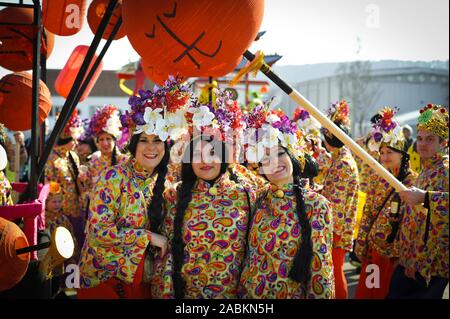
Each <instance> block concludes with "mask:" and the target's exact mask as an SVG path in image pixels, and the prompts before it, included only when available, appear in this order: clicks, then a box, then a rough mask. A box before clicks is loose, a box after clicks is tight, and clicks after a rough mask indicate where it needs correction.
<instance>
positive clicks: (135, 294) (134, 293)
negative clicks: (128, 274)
mask: <svg viewBox="0 0 450 319" xmlns="http://www.w3.org/2000/svg"><path fill="white" fill-rule="evenodd" d="M144 260H145V258H142V261H141V263H140V264H139V266H138V268H137V270H136V276H135V277H134V281H133V283H132V284H125V283H122V287H123V291H124V292H125V294H124V298H125V299H150V286H149V285H146V284H144V283H143V282H142V277H143V274H144ZM119 283H120V280H118V279H117V278H110V279H108V280H107V281H104V282H102V283H101V284H100V285H98V286H96V287H93V288H80V289H77V299H120V297H119V294H118V292H117V285H118V284H119Z"/></svg>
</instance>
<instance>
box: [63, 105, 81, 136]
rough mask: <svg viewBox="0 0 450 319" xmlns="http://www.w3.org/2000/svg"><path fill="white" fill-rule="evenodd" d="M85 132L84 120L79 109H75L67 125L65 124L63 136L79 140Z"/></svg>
mask: <svg viewBox="0 0 450 319" xmlns="http://www.w3.org/2000/svg"><path fill="white" fill-rule="evenodd" d="M83 132H84V128H83V121H82V120H81V118H80V116H79V115H78V109H75V110H74V111H73V113H72V116H71V117H70V119H69V121H68V122H67V124H66V126H64V129H63V131H62V132H61V138H62V139H66V138H69V137H71V138H73V139H74V140H78V139H79V138H80V137H81V135H82V134H83Z"/></svg>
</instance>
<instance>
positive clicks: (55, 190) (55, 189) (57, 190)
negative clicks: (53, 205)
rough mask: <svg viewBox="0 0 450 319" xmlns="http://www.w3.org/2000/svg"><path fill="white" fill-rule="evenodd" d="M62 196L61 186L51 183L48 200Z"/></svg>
mask: <svg viewBox="0 0 450 319" xmlns="http://www.w3.org/2000/svg"><path fill="white" fill-rule="evenodd" d="M59 195H61V185H60V184H59V183H57V182H50V187H49V193H48V196H47V198H50V197H52V196H59Z"/></svg>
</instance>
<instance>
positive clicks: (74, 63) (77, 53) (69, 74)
mask: <svg viewBox="0 0 450 319" xmlns="http://www.w3.org/2000/svg"><path fill="white" fill-rule="evenodd" d="M88 50H89V47H88V46H85V45H79V46H77V47H76V48H75V49H74V50H73V52H72V55H71V56H70V58H69V60H68V61H67V63H66V65H65V66H64V68H63V69H62V70H61V72H59V74H58V77H57V78H56V81H55V90H56V92H58V94H59V95H61V96H63V97H65V98H67V97H68V96H69V93H70V90H71V89H72V86H73V83H74V82H75V79H76V77H77V75H78V71H79V70H80V68H81V65H82V64H83V61H84V59H85V58H86V54H87V53H88ZM96 59H97V55H95V54H94V58H93V59H92V62H91V64H90V65H89V68H88V72H86V74H85V75H84V78H83V81H84V79H85V78H86V76H87V75H88V73H89V71H90V70H91V68H92V65H93V64H94V62H95V60H96ZM102 69H103V61H102V62H100V64H99V66H98V68H97V70H96V71H95V73H94V75H93V77H92V78H91V80H90V82H89V84H88V86H87V87H86V90H85V91H84V93H83V95H82V96H81V98H80V102H81V101H83V100H84V99H86V98H87V97H88V95H89V93H90V92H91V90H92V88H93V87H94V85H95V83H96V82H97V79H98V77H99V76H100V73H101V72H102Z"/></svg>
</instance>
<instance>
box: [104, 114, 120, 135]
mask: <svg viewBox="0 0 450 319" xmlns="http://www.w3.org/2000/svg"><path fill="white" fill-rule="evenodd" d="M121 127H122V123H121V122H120V118H119V112H117V111H116V112H114V113H113V114H112V116H111V117H110V118H109V119H108V121H106V126H105V128H104V131H105V132H106V133H108V134H111V135H112V136H115V137H116V138H119V136H120V135H121V130H120V128H121Z"/></svg>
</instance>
